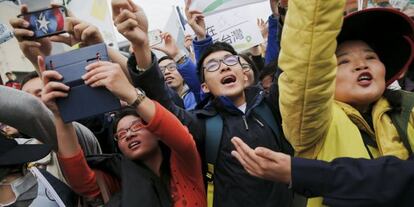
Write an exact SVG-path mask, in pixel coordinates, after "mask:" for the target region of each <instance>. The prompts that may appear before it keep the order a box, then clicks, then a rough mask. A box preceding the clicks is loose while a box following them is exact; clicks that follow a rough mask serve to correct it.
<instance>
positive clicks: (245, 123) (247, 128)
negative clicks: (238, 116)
mask: <svg viewBox="0 0 414 207" xmlns="http://www.w3.org/2000/svg"><path fill="white" fill-rule="evenodd" d="M242 118H243V121H244V126H245V127H246V130H249V125H247V120H246V116H245V115H243V116H242Z"/></svg>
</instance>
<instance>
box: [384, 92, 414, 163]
mask: <svg viewBox="0 0 414 207" xmlns="http://www.w3.org/2000/svg"><path fill="white" fill-rule="evenodd" d="M393 93H401V95H402V96H401V97H402V100H401V103H402V105H401V111H391V112H390V113H388V114H389V115H390V117H391V120H392V122H393V123H394V125H395V128H396V129H397V131H398V134H399V135H400V138H401V140H402V142H403V144H404V147H405V148H406V149H407V151H408V154H409V155H412V154H413V150H412V148H411V145H410V142H409V141H408V133H407V127H408V122H409V121H410V116H411V110H412V109H413V107H414V93H410V92H406V91H401V90H398V91H393Z"/></svg>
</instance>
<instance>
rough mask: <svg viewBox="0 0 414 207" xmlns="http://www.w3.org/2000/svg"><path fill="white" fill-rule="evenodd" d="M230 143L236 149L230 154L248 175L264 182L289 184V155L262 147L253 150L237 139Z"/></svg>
mask: <svg viewBox="0 0 414 207" xmlns="http://www.w3.org/2000/svg"><path fill="white" fill-rule="evenodd" d="M231 142H232V143H233V145H234V147H235V148H236V150H235V151H232V152H231V154H232V155H233V156H234V157H236V159H237V160H238V161H239V162H240V164H241V165H242V166H243V167H244V169H245V170H246V171H247V172H248V173H249V174H251V175H253V176H256V177H259V178H263V179H266V180H272V181H278V182H284V183H287V184H288V183H290V181H291V158H290V156H289V155H286V154H283V153H278V152H274V151H271V150H269V149H267V148H264V147H257V148H256V149H254V150H253V149H252V148H250V147H249V146H248V145H247V144H245V143H244V142H243V141H242V140H241V139H240V138H238V137H234V138H232V140H231Z"/></svg>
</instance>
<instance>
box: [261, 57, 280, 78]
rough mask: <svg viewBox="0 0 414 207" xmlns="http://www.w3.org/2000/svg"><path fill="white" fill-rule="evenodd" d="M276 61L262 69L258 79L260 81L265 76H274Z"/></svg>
mask: <svg viewBox="0 0 414 207" xmlns="http://www.w3.org/2000/svg"><path fill="white" fill-rule="evenodd" d="M278 68H279V67H278V65H277V60H274V61H272V62H270V63H269V64H267V65H265V66H264V67H263V70H262V71H261V72H260V76H259V79H260V81H262V80H263V79H264V78H265V77H266V76H268V75H270V76H274V75H275V74H276V71H278Z"/></svg>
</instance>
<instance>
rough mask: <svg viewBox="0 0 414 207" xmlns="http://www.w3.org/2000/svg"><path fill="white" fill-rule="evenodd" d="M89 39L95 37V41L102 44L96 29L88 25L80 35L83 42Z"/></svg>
mask: <svg viewBox="0 0 414 207" xmlns="http://www.w3.org/2000/svg"><path fill="white" fill-rule="evenodd" d="M90 37H95V38H96V40H97V41H101V42H103V39H102V38H101V37H100V33H99V30H98V28H97V27H95V26H92V25H89V26H88V27H86V29H85V30H83V32H82V34H81V41H82V42H84V41H86V40H87V39H88V38H90Z"/></svg>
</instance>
